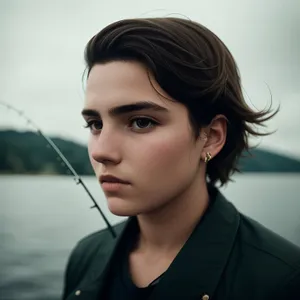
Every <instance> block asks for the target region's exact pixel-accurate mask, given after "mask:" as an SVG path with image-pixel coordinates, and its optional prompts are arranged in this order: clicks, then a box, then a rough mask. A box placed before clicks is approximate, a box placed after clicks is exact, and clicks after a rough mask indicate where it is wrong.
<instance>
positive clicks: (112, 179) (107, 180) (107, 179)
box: [100, 175, 129, 184]
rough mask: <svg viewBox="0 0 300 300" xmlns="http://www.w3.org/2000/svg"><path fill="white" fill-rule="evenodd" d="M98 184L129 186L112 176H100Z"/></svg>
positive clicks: (126, 182)
mask: <svg viewBox="0 0 300 300" xmlns="http://www.w3.org/2000/svg"><path fill="white" fill-rule="evenodd" d="M100 183H101V184H103V183H119V184H129V182H128V181H125V180H123V179H120V178H118V177H115V176H112V175H101V176H100Z"/></svg>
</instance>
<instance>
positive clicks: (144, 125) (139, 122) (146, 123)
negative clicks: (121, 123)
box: [130, 117, 158, 130]
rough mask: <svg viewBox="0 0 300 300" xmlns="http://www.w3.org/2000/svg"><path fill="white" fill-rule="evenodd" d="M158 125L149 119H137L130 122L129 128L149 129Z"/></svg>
mask: <svg viewBox="0 0 300 300" xmlns="http://www.w3.org/2000/svg"><path fill="white" fill-rule="evenodd" d="M156 125H158V123H157V122H156V121H154V120H152V119H150V118H146V117H139V118H134V119H132V120H131V123H130V127H131V128H133V129H135V130H142V129H149V128H152V127H154V126H156Z"/></svg>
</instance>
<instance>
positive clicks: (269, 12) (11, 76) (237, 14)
mask: <svg viewBox="0 0 300 300" xmlns="http://www.w3.org/2000/svg"><path fill="white" fill-rule="evenodd" d="M177 2H178V3H177V4H176V1H171V0H152V1H137V0H126V1H121V0H119V1H113V0H111V1H101V0H99V1H95V0H86V1H82V0H51V1H44V0H0V41H1V47H0V66H1V67H0V82H1V89H0V101H6V102H8V103H10V104H11V105H14V106H16V107H17V108H18V109H21V110H24V111H25V112H26V114H27V115H28V116H29V117H30V118H32V119H33V120H34V121H35V122H36V123H37V124H38V125H39V126H40V127H41V129H42V130H43V131H44V132H45V133H46V134H48V135H57V136H61V137H64V138H68V139H72V140H75V141H79V142H83V143H85V142H86V141H87V137H88V131H87V130H86V129H83V128H82V125H83V124H84V122H83V119H82V117H81V115H80V111H81V109H82V106H83V98H84V92H83V89H82V84H81V76H82V73H83V70H84V62H83V51H84V47H85V45H86V43H87V41H88V40H89V39H90V38H91V37H92V36H93V35H94V34H95V33H96V32H98V31H99V30H100V29H102V28H103V27H104V26H106V25H107V24H109V23H111V22H113V21H116V20H119V19H122V18H135V17H144V16H147V17H156V16H159V17H160V16H166V15H168V14H178V15H180V14H182V15H184V16H187V17H189V18H191V19H193V20H196V21H198V22H200V23H202V24H204V25H205V26H207V27H208V28H210V29H211V30H212V31H214V32H215V33H216V34H217V35H218V36H219V37H220V38H221V39H222V40H223V41H224V42H225V43H226V44H227V46H228V47H229V49H230V50H231V52H232V53H233V55H234V57H235V58H236V61H237V63H238V66H239V68H240V71H241V75H242V83H243V87H244V90H245V94H246V93H247V95H248V97H249V98H247V99H246V100H247V101H248V103H249V104H250V105H251V106H254V107H256V108H259V109H262V108H264V107H266V106H268V105H269V104H270V100H271V96H270V93H269V90H268V86H269V87H270V89H271V92H272V98H273V105H274V106H275V107H276V106H278V105H279V104H280V105H281V111H280V113H279V114H278V115H277V117H276V118H275V119H274V121H272V122H270V123H269V124H268V125H269V129H272V130H273V129H277V132H276V133H274V134H273V135H271V136H268V137H265V138H263V140H262V141H261V146H262V147H265V148H269V149H272V150H276V151H279V152H284V153H286V154H287V155H293V156H296V157H299V158H300V134H299V129H300V116H299V112H300V75H299V74H300V1H299V0H277V1H274V0H227V1H224V0H210V1H208V0H205V1H203V0H185V1H177ZM8 127H13V128H23V129H24V128H26V129H29V128H30V127H26V126H25V123H24V121H22V119H21V118H20V117H18V116H17V115H16V114H14V113H12V112H10V113H9V112H8V111H7V110H6V109H4V108H3V107H1V106H0V129H4V128H8ZM256 142H259V141H256Z"/></svg>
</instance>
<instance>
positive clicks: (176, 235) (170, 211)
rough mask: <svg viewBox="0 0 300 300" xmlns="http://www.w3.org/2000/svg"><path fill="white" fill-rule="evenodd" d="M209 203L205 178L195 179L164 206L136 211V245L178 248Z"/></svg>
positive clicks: (154, 249)
mask: <svg viewBox="0 0 300 300" xmlns="http://www.w3.org/2000/svg"><path fill="white" fill-rule="evenodd" d="M208 203H209V195H208V190H207V185H206V181H205V179H204V180H203V181H202V182H199V180H197V181H196V182H194V183H192V184H191V186H190V187H189V188H188V189H187V190H186V191H184V192H183V193H182V194H181V195H180V196H178V197H177V198H176V199H172V200H171V201H169V203H168V204H167V205H165V206H164V207H163V208H160V209H159V210H157V211H155V212H151V213H150V214H143V215H139V216H138V217H137V218H138V223H139V227H140V238H139V242H138V245H137V247H138V248H139V249H143V250H145V251H150V252H165V253H170V252H173V251H175V252H178V251H179V250H180V249H181V247H182V246H183V245H184V243H185V242H186V241H187V239H188V238H189V236H190V235H191V233H192V231H193V229H194V228H195V226H196V225H197V223H198V222H199V221H200V219H201V217H202V216H203V214H204V213H205V211H206V208H207V206H208Z"/></svg>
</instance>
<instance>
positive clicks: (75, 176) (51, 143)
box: [0, 101, 117, 238]
mask: <svg viewBox="0 0 300 300" xmlns="http://www.w3.org/2000/svg"><path fill="white" fill-rule="evenodd" d="M0 104H1V105H3V106H4V107H6V108H7V109H8V110H11V111H13V112H16V113H17V114H18V115H19V116H20V117H22V118H23V119H25V120H26V122H27V124H29V125H31V126H32V127H33V128H34V129H35V130H36V132H37V134H38V135H40V136H41V137H43V138H44V139H45V140H46V142H47V144H48V145H49V146H50V148H51V149H52V150H54V151H55V152H56V154H57V155H58V158H59V159H60V160H61V161H62V165H63V166H65V167H67V169H68V171H69V172H71V174H72V175H73V179H74V181H75V183H76V184H77V185H78V184H80V185H81V186H82V187H83V188H84V190H85V191H86V193H87V194H88V196H89V197H90V199H91V200H92V201H93V206H91V208H96V209H97V210H98V211H99V213H100V214H101V216H102V218H103V220H104V222H105V223H106V226H107V228H108V230H109V232H110V233H111V235H112V237H113V238H116V236H117V235H116V232H115V230H114V229H113V227H112V226H111V224H110V223H109V221H108V219H107V218H106V216H105V214H104V213H103V211H102V210H101V208H100V207H99V205H98V204H97V202H96V200H95V199H94V197H93V196H92V194H91V193H90V191H89V190H88V188H87V187H86V185H85V184H84V182H83V180H82V178H81V177H80V176H79V175H78V173H77V172H76V171H75V170H74V168H73V167H72V165H71V163H70V162H69V161H68V160H67V158H66V157H65V156H64V155H63V153H62V152H61V151H60V150H59V148H58V147H57V146H56V144H55V143H54V141H53V140H52V139H51V138H50V137H48V136H47V135H45V134H44V133H43V132H42V130H41V129H40V128H39V127H38V126H37V125H36V124H35V123H34V122H33V121H32V120H31V119H30V118H29V117H28V116H26V115H25V113H24V112H23V111H21V110H19V109H17V108H15V107H13V106H12V105H10V104H8V103H5V102H2V101H0Z"/></svg>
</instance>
